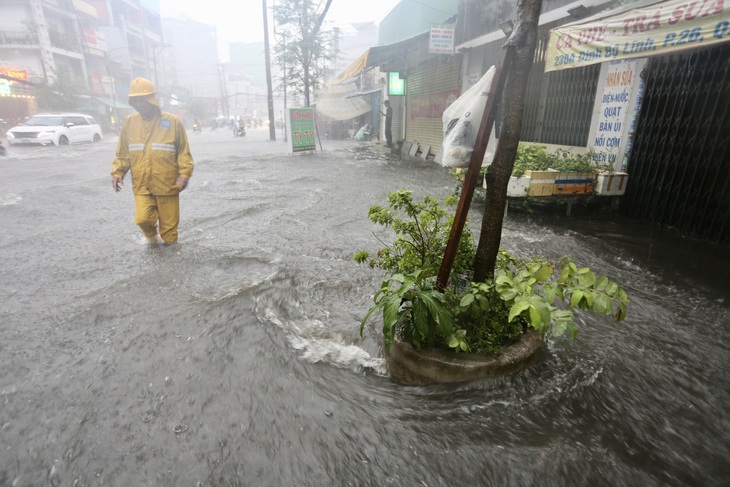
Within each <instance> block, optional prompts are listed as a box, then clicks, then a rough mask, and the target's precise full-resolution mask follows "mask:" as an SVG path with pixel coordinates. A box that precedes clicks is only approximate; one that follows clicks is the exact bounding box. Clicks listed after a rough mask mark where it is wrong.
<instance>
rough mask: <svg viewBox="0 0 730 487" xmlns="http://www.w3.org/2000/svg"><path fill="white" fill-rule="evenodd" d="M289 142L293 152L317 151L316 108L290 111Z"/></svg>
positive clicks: (291, 109)
mask: <svg viewBox="0 0 730 487" xmlns="http://www.w3.org/2000/svg"><path fill="white" fill-rule="evenodd" d="M287 125H288V126H289V140H290V141H291V150H292V152H305V151H313V150H316V149H317V144H316V135H317V131H316V126H315V123H314V108H290V109H289V123H288V124H287Z"/></svg>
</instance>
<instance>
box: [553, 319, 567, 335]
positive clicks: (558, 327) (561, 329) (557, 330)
mask: <svg viewBox="0 0 730 487" xmlns="http://www.w3.org/2000/svg"><path fill="white" fill-rule="evenodd" d="M567 327H568V325H567V324H566V323H565V322H564V321H559V322H557V323H555V326H553V336H556V337H559V336H562V335H563V333H565V330H566V329H567Z"/></svg>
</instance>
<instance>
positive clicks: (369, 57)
mask: <svg viewBox="0 0 730 487" xmlns="http://www.w3.org/2000/svg"><path fill="white" fill-rule="evenodd" d="M426 36H428V32H426V33H424V34H420V35H417V36H416V37H413V38H411V39H406V40H405V41H400V42H396V43H394V44H388V45H387V46H375V47H371V48H369V49H368V50H367V51H365V52H364V53H363V54H362V56H360V57H359V58H357V59H356V60H355V62H353V63H352V64H351V65H349V66H348V67H347V68H345V70H344V71H342V72H341V73H340V74H339V75H337V77H336V78H335V80H334V81H333V83H345V82H347V81H349V80H351V79H352V78H354V77H356V76H359V75H360V74H362V73H364V72H365V71H366V70H367V69H369V68H372V67H375V66H388V65H390V64H394V63H395V64H398V60H399V59H400V58H402V57H405V55H406V54H407V51H408V46H409V45H411V44H413V43H414V42H416V41H418V38H420V37H424V38H425V37H426Z"/></svg>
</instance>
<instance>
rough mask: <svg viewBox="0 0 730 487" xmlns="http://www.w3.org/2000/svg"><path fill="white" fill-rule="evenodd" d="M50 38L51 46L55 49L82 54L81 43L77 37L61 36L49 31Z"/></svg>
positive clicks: (58, 33)
mask: <svg viewBox="0 0 730 487" xmlns="http://www.w3.org/2000/svg"><path fill="white" fill-rule="evenodd" d="M48 36H49V37H50V38H51V45H52V46H53V47H56V48H58V49H64V50H66V51H72V52H81V43H80V42H79V39H78V37H76V36H72V35H68V34H61V33H60V32H56V31H53V30H49V31H48Z"/></svg>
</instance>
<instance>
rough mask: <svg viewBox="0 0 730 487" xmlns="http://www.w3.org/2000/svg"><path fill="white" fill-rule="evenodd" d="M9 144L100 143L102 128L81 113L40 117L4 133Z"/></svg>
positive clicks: (36, 116) (40, 115) (92, 118)
mask: <svg viewBox="0 0 730 487" xmlns="http://www.w3.org/2000/svg"><path fill="white" fill-rule="evenodd" d="M6 137H7V139H8V144H10V145H18V144H43V145H46V144H54V145H68V144H75V143H78V142H101V139H102V138H103V136H102V133H101V127H100V126H99V124H98V123H97V122H96V120H94V117H92V116H90V115H84V114H83V113H39V114H37V115H33V116H32V117H30V118H29V119H28V120H26V121H25V122H23V124H21V125H18V126H17V127H13V128H11V129H10V130H8V132H7V133H6Z"/></svg>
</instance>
